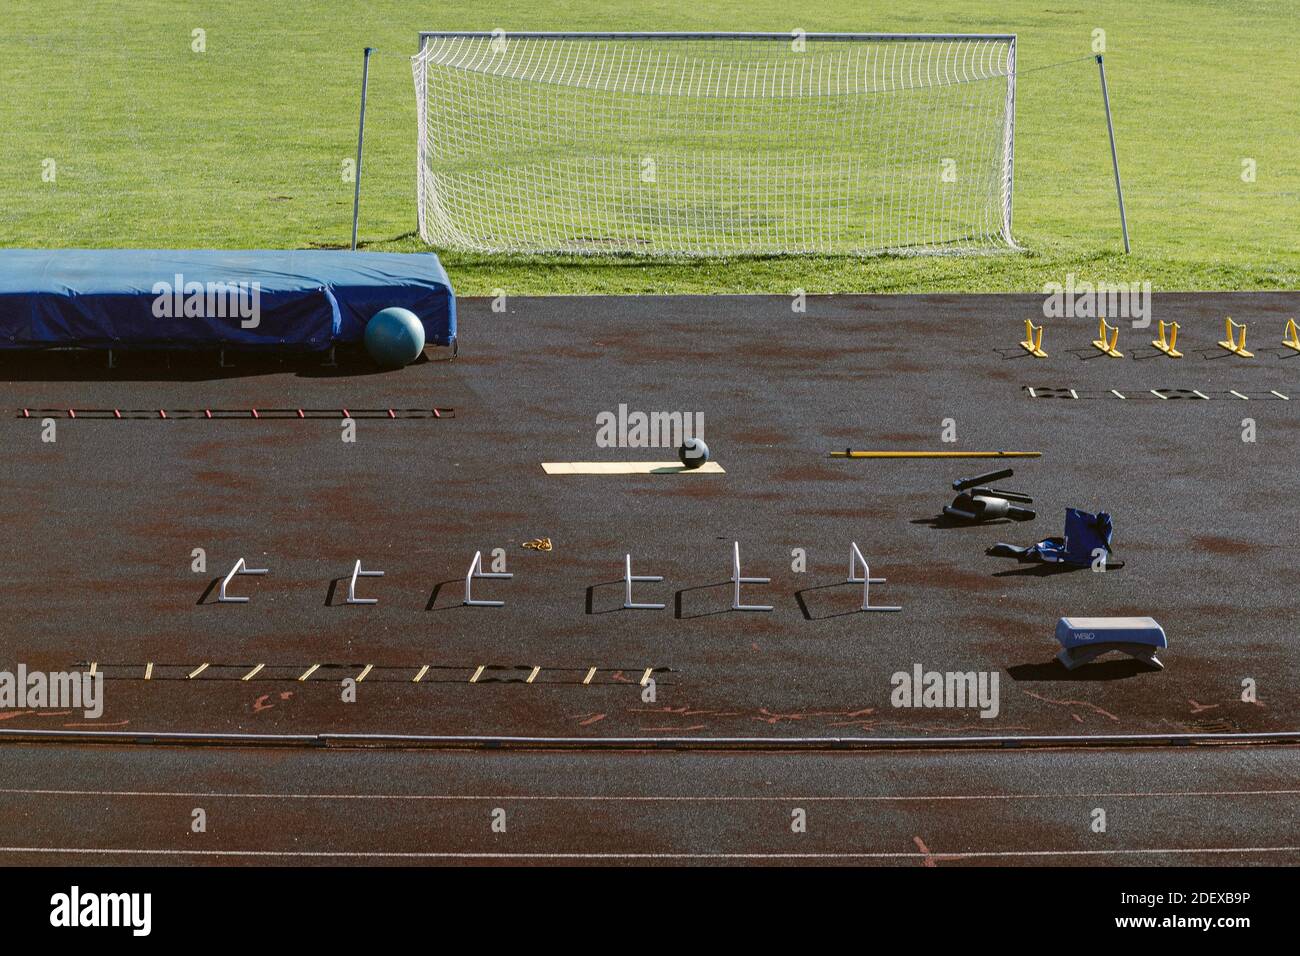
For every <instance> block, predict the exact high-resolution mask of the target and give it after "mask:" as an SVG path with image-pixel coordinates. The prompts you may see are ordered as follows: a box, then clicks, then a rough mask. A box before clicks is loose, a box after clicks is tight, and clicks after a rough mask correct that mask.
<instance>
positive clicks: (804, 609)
mask: <svg viewBox="0 0 1300 956" xmlns="http://www.w3.org/2000/svg"><path fill="white" fill-rule="evenodd" d="M1026 354H1028V353H1026ZM847 587H851V588H854V589H856V592H857V595H858V600H857V601H856V602H855V604H854V606H853V607H851V608H849V609H848V610H846V611H836V612H834V613H833V614H822V615H821V616H819V617H814V616H813V613H812V610H811V609H810V608H809V607H808V601H807V599H806V598H805V597H804V595H805V594H811V593H812V592H813V591H829V590H831V589H832V588H847ZM794 599H795V601H797V602H798V604H799V611H800V612H801V613H802V614H803V619H804V620H805V621H830V620H833V619H834V618H837V617H852V616H853V615H854V614H861V613H862V585H861V584H854V583H853V582H852V581H836V582H835V583H834V584H815V585H813V586H812V587H810V588H804V589H803V590H801V591H795V592H794Z"/></svg>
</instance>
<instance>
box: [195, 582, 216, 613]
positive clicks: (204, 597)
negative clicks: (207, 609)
mask: <svg viewBox="0 0 1300 956" xmlns="http://www.w3.org/2000/svg"><path fill="white" fill-rule="evenodd" d="M220 583H221V578H219V577H216V578H213V579H212V580H211V581H209V582H208V586H207V587H206V588H204V589H203V593H202V594H200V595H199V599H198V600H197V601H195V602H194V604H195V606H197V607H202V606H203V605H205V604H208V603H216V602H215V601H214V602H209V601H208V598H210V597H212V592H213V591H215V590H216V589H217V585H219V584H220Z"/></svg>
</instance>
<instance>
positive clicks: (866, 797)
mask: <svg viewBox="0 0 1300 956" xmlns="http://www.w3.org/2000/svg"><path fill="white" fill-rule="evenodd" d="M5 794H9V795H19V796H61V797H69V796H71V797H186V798H190V797H199V798H209V799H211V798H219V799H231V800H441V801H458V800H469V801H483V800H516V801H525V800H527V801H533V802H548V801H556V802H574V803H577V802H582V801H590V802H611V803H618V802H624V803H657V802H659V803H717V802H724V803H773V802H775V803H785V802H789V801H792V800H794V801H797V800H803V801H818V802H824V803H830V802H836V803H849V802H862V803H885V802H904V801H916V800H927V801H928V800H948V801H968V800H1067V799H1085V798H1087V799H1112V800H1113V799H1120V798H1138V797H1154V798H1158V799H1168V798H1171V797H1294V796H1300V789H1297V790H1164V791H1160V790H1152V791H1141V790H1133V791H1114V792H1109V793H1106V792H1103V793H1098V792H1096V791H1088V792H1082V793H987V794H985V793H970V794H966V793H959V794H916V795H902V794H886V795H873V794H826V795H821V796H818V795H810V794H789V795H785V796H769V795H764V796H744V795H734V794H663V795H647V796H638V795H628V796H623V795H596V794H592V795H584V794H555V795H547V794H509V795H500V794H460V793H442V794H439V793H247V792H238V791H224V792H223V791H207V790H204V791H196V790H54V789H35V788H25V787H0V795H5Z"/></svg>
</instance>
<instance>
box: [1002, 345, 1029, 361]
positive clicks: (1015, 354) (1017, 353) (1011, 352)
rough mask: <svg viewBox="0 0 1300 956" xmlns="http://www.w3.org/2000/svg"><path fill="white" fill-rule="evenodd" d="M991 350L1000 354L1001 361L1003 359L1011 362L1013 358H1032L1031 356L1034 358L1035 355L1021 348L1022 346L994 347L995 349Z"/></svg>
mask: <svg viewBox="0 0 1300 956" xmlns="http://www.w3.org/2000/svg"><path fill="white" fill-rule="evenodd" d="M993 352H994V354H996V355H1000V356H1002V361H1004V362H1012V361H1014V360H1016V359H1032V358H1035V356H1033V355H1031V354H1030V353H1029V352H1028V351H1027V350H1026V349H1022V348H1020V347H1019V346H1016V347H1015V348H1014V349H1010V348H1005V349H1004V348H996V349H994V350H993Z"/></svg>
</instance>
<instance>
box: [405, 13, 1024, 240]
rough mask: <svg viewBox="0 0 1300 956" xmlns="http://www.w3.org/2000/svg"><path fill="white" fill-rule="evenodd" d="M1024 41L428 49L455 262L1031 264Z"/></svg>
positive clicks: (432, 217)
mask: <svg viewBox="0 0 1300 956" xmlns="http://www.w3.org/2000/svg"><path fill="white" fill-rule="evenodd" d="M1015 57H1016V42H1015V37H1014V36H1010V35H1008V36H1001V35H999V36H938V35H898V34H807V35H802V34H799V33H796V34H794V35H791V34H752V33H751V34H717V33H710V34H663V33H649V34H632V33H621V34H614V33H563V34H561V33H545V34H541V33H533V34H505V33H503V32H501V31H496V32H494V33H424V34H421V47H420V52H419V53H418V54H417V55H416V56H415V57H414V59H413V67H414V73H415V88H416V95H417V98H418V106H419V139H420V141H419V185H418V195H419V222H420V235H421V237H422V238H423V239H424V241H425V242H427V243H429V244H431V245H434V246H439V247H445V248H453V249H464V250H474V251H482V252H509V253H575V252H576V253H636V254H642V255H679V256H684V255H702V256H732V255H773V254H778V255H779V254H793V253H821V254H834V255H845V254H849V255H873V254H879V253H895V254H897V253H947V252H952V253H957V252H979V251H988V250H994V249H999V248H1002V249H1005V248H1014V247H1015V244H1014V241H1013V239H1012V235H1011V193H1012V157H1013V152H1014V148H1013V147H1014V129H1015V125H1014V117H1015Z"/></svg>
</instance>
